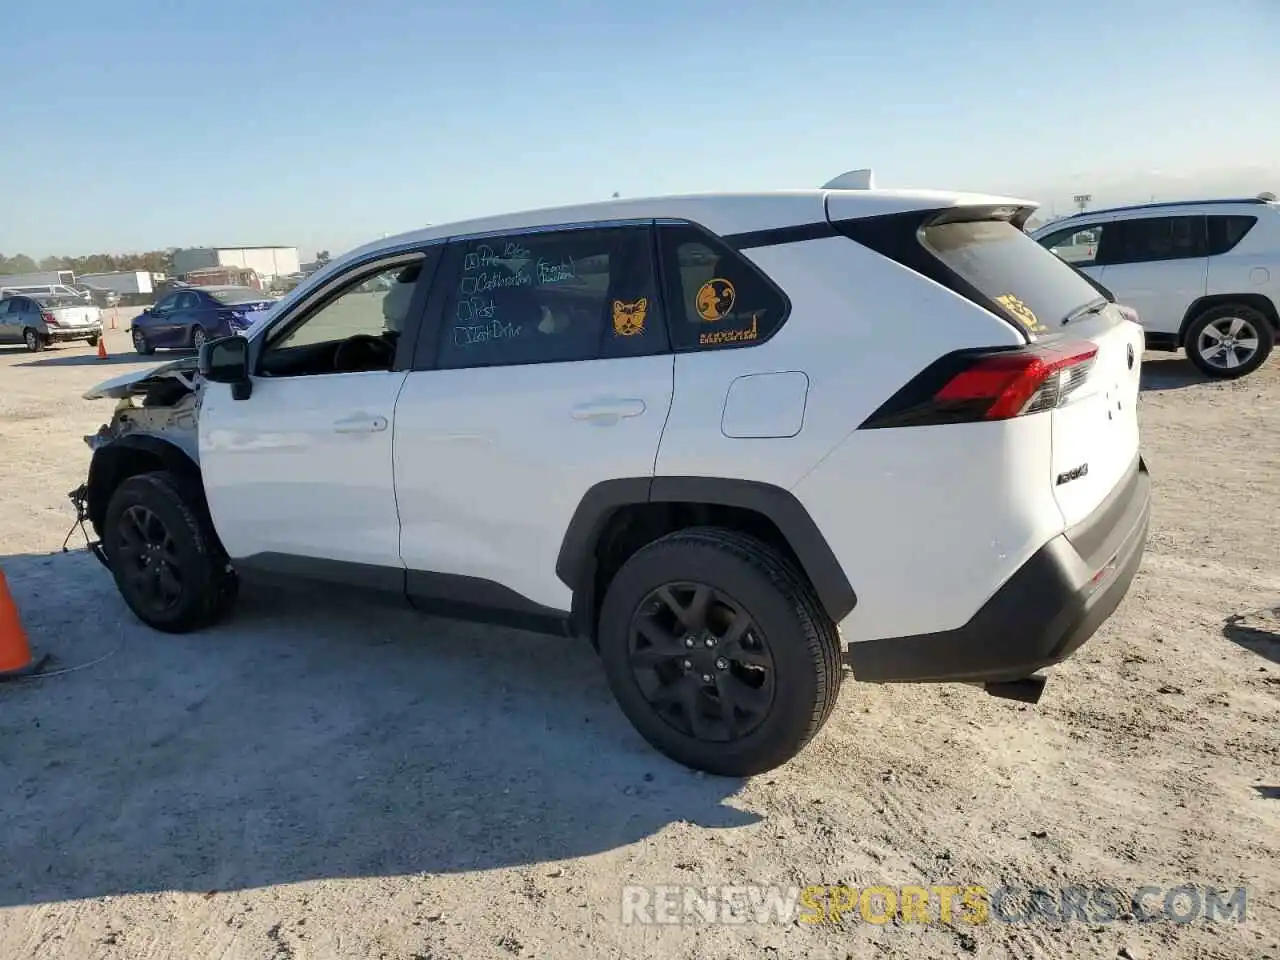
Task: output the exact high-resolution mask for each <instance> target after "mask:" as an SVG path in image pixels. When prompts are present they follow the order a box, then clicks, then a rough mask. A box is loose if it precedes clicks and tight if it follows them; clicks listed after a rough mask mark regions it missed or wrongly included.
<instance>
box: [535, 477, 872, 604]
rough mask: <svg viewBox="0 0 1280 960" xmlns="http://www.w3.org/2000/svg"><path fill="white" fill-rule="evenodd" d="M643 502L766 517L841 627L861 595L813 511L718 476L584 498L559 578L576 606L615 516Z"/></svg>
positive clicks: (765, 487) (600, 491) (599, 491)
mask: <svg viewBox="0 0 1280 960" xmlns="http://www.w3.org/2000/svg"><path fill="white" fill-rule="evenodd" d="M643 503H694V504H709V505H716V506H724V507H738V508H740V509H744V510H750V511H752V512H754V513H758V514H760V515H761V516H764V517H767V518H768V519H769V520H770V521H771V522H772V523H773V524H774V526H776V527H777V528H778V530H779V531H781V533H782V535H783V537H785V538H786V540H787V543H788V544H789V545H790V547H791V550H792V552H793V553H795V555H796V559H798V560H799V562H800V565H801V567H802V568H803V570H804V573H805V575H806V576H807V577H808V578H809V581H810V583H812V584H813V588H814V591H815V592H816V593H817V595H818V599H819V601H820V602H821V603H822V606H823V608H824V609H825V610H826V613H827V615H828V616H829V617H830V618H831V619H832V621H834V622H836V623H839V622H840V621H841V620H843V619H844V618H845V617H846V616H848V615H849V613H850V611H852V610H853V608H854V607H855V606H856V605H857V595H856V594H855V593H854V590H853V586H852V585H851V584H850V583H849V579H848V577H846V576H845V573H844V570H843V569H842V568H841V566H840V561H839V560H838V559H836V556H835V554H834V553H833V552H832V551H831V547H830V546H829V545H828V544H827V541H826V539H825V538H824V537H823V535H822V532H821V530H819V529H818V526H817V524H816V523H814V521H813V518H812V517H810V516H809V512H808V511H807V510H805V508H804V506H803V505H802V504H801V503H800V501H799V500H797V499H796V497H795V496H794V495H793V494H792V493H790V492H789V491H787V490H784V489H783V488H781V487H776V486H773V485H772V484H767V483H759V482H756V481H753V480H734V479H723V478H719V477H654V478H652V479H649V478H645V477H636V478H624V479H616V480H606V481H604V482H603V483H598V484H596V485H595V486H594V487H592V488H591V489H590V490H588V491H587V493H586V494H585V495H584V496H583V498H582V501H581V502H580V503H579V504H578V508H577V510H576V511H575V512H574V515H573V519H572V520H571V521H570V522H569V526H568V529H567V530H566V532H565V536H564V540H563V542H562V543H561V546H560V554H559V556H558V557H557V559H556V576H558V577H559V578H560V580H561V582H562V583H564V584H565V586H567V587H569V588H570V589H571V590H573V591H574V602H575V607H576V608H580V607H581V606H582V601H581V599H580V597H581V596H585V595H589V594H590V592H591V589H592V587H593V584H594V579H595V547H596V542H597V540H598V539H599V537H600V534H601V533H602V532H603V530H604V529H605V526H606V524H607V523H608V521H609V519H610V518H611V517H612V516H613V514H614V513H615V512H616V511H618V510H620V509H622V508H624V507H626V506H631V505H635V504H643Z"/></svg>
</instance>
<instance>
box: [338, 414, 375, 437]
mask: <svg viewBox="0 0 1280 960" xmlns="http://www.w3.org/2000/svg"><path fill="white" fill-rule="evenodd" d="M333 429H334V431H335V432H337V433H377V432H378V431H380V430H385V429H387V418H386V417H371V416H369V415H368V414H367V413H353V414H352V415H351V416H349V417H344V418H343V419H341V420H339V421H337V422H336V423H335V424H334V425H333Z"/></svg>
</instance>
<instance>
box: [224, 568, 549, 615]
mask: <svg viewBox="0 0 1280 960" xmlns="http://www.w3.org/2000/svg"><path fill="white" fill-rule="evenodd" d="M232 565H233V566H234V567H235V569H236V572H237V573H239V574H240V575H241V576H243V577H245V578H246V579H250V580H253V579H258V580H264V581H273V582H277V583H278V582H281V581H283V582H286V583H288V582H292V583H294V584H315V585H321V586H326V587H332V586H340V587H344V588H347V589H350V590H354V591H357V592H360V593H363V594H366V595H369V596H371V597H375V598H382V599H386V600H394V601H396V602H398V603H403V604H406V605H408V606H412V607H413V608H414V609H416V610H419V611H420V612H422V613H428V614H432V615H436V616H442V617H448V618H451V619H456V620H465V621H469V622H472V623H484V624H490V625H494V626H504V627H515V628H518V629H522V630H530V631H533V632H535V633H547V634H553V635H556V636H568V635H569V633H570V631H569V619H570V618H569V613H568V611H564V610H556V609H553V608H551V607H544V606H542V605H541V604H538V603H535V602H534V601H532V600H530V599H528V598H527V597H524V596H522V595H520V594H518V593H516V592H515V591H514V590H511V589H510V588H508V587H505V586H503V585H502V584H499V583H494V582H492V581H489V580H482V579H479V578H477V577H464V576H458V575H455V574H446V573H434V572H431V571H426V570H406V569H405V568H404V567H400V566H394V567H392V566H380V565H378V564H367V563H351V562H348V561H343V560H329V559H322V558H318V557H304V556H298V555H295V554H286V553H273V552H268V553H256V554H253V555H251V556H248V557H239V558H235V559H233V560H232Z"/></svg>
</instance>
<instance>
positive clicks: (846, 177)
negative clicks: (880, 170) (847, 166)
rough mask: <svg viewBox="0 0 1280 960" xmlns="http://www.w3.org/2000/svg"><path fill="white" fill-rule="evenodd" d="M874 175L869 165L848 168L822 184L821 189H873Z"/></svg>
mask: <svg viewBox="0 0 1280 960" xmlns="http://www.w3.org/2000/svg"><path fill="white" fill-rule="evenodd" d="M875 188H876V187H875V175H874V174H873V172H872V170H871V168H870V167H865V168H863V169H861V170H848V171H846V172H844V173H842V174H840V176H838V177H836V178H835V179H833V180H828V181H827V182H826V183H824V184H823V185H822V189H823V190H874V189H875Z"/></svg>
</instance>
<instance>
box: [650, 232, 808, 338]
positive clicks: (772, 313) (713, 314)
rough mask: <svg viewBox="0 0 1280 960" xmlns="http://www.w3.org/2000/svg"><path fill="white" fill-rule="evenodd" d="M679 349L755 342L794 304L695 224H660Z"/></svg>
mask: <svg viewBox="0 0 1280 960" xmlns="http://www.w3.org/2000/svg"><path fill="white" fill-rule="evenodd" d="M658 243H659V249H660V251H661V257H662V272H663V279H664V283H665V286H666V291H667V303H668V304H669V305H670V314H671V315H670V321H669V322H670V324H671V343H672V346H673V347H674V348H675V349H676V350H724V349H732V348H734V347H750V346H753V345H755V344H757V343H760V342H762V341H764V340H767V339H769V337H771V336H773V334H775V333H776V332H777V331H778V328H779V327H780V326H782V323H783V322H784V321H785V320H786V318H787V313H788V311H789V309H790V305H789V304H788V302H787V298H786V297H785V296H784V295H783V294H782V292H781V291H780V290H779V289H778V288H777V287H776V286H774V284H773V282H772V281H770V280H769V279H768V278H767V277H765V275H764V273H763V272H761V271H760V269H759V268H758V267H756V266H755V265H754V264H752V263H750V262H749V261H747V260H746V259H744V258H743V257H742V256H741V255H740V254H738V253H736V252H735V251H733V250H730V249H729V247H728V246H726V245H725V244H723V243H721V242H720V241H719V240H717V239H716V238H715V237H713V236H711V235H710V234H708V233H706V232H704V231H703V230H701V229H700V228H698V227H695V226H693V225H691V224H690V225H681V226H674V225H664V226H662V227H660V228H659V233H658Z"/></svg>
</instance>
